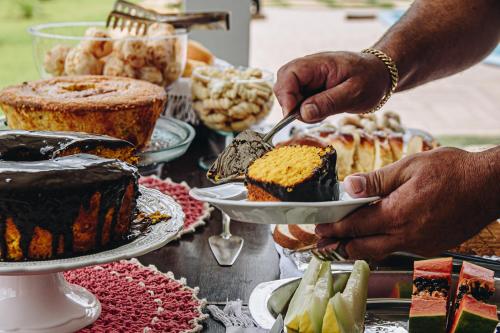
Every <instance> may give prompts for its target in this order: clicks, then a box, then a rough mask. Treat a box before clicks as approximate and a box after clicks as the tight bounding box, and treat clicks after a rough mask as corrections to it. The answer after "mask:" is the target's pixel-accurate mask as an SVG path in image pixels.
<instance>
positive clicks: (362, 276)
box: [323, 260, 370, 333]
mask: <svg viewBox="0 0 500 333" xmlns="http://www.w3.org/2000/svg"><path fill="white" fill-rule="evenodd" d="M369 275H370V267H369V266H368V264H367V263H366V261H363V260H357V261H356V262H355V263H354V267H353V270H352V273H351V275H350V276H349V280H347V284H346V286H345V288H344V291H343V292H342V293H337V294H335V296H334V297H332V299H330V301H329V302H328V306H327V310H326V313H325V318H324V319H323V332H329V333H330V332H340V333H344V332H346V333H362V332H363V331H364V323H365V313H366V299H367V296H368V277H369Z"/></svg>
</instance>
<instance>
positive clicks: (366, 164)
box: [353, 132, 375, 173]
mask: <svg viewBox="0 0 500 333" xmlns="http://www.w3.org/2000/svg"><path fill="white" fill-rule="evenodd" d="M357 138H358V145H357V148H356V154H355V156H354V162H355V163H354V167H353V173H357V172H362V173H364V172H371V171H373V165H374V163H375V144H374V139H373V137H372V136H371V135H369V134H366V133H364V132H358V133H357Z"/></svg>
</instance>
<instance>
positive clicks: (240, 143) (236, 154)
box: [207, 106, 300, 184]
mask: <svg viewBox="0 0 500 333" xmlns="http://www.w3.org/2000/svg"><path fill="white" fill-rule="evenodd" d="M299 110H300V106H299V107H297V108H296V109H295V110H293V111H292V112H291V113H290V114H288V115H287V116H286V117H285V118H283V119H282V120H281V121H280V122H278V123H277V124H276V125H274V127H273V128H271V130H270V131H269V132H267V133H257V132H255V131H252V130H246V131H243V132H241V133H240V134H238V135H237V136H236V137H235V138H234V139H233V141H231V143H230V144H229V145H228V146H227V147H226V148H225V149H224V151H222V153H220V154H219V156H218V157H217V159H216V160H215V162H214V163H213V164H212V166H211V167H210V168H209V169H208V172H207V178H208V179H209V180H210V181H212V182H213V183H214V184H224V183H229V182H241V181H243V180H244V179H245V172H246V169H247V168H248V166H249V165H250V163H252V162H253V161H254V160H255V159H257V158H259V157H261V156H262V155H264V154H265V153H266V152H268V151H270V150H271V149H272V148H273V144H272V139H273V137H274V135H276V133H278V132H279V131H281V130H282V129H283V128H284V127H285V126H287V125H288V124H290V123H291V122H292V121H294V120H295V119H297V118H298V117H299V115H300V112H299Z"/></svg>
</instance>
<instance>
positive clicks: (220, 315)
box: [207, 300, 267, 333]
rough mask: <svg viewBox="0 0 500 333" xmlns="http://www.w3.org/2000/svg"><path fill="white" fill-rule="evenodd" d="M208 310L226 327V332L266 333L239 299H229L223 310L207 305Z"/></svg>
mask: <svg viewBox="0 0 500 333" xmlns="http://www.w3.org/2000/svg"><path fill="white" fill-rule="evenodd" d="M207 309H208V311H209V312H210V314H211V315H212V317H213V318H214V319H215V320H218V321H220V322H221V323H222V324H223V325H224V326H225V327H226V333H266V332H267V330H265V329H263V328H260V327H259V326H258V325H257V323H256V322H255V321H254V320H253V318H252V316H251V315H250V313H249V311H248V309H247V308H243V307H242V302H241V300H236V301H229V302H228V303H227V304H226V306H225V307H224V309H223V310H221V309H219V308H218V307H217V306H215V305H209V306H208V307H207Z"/></svg>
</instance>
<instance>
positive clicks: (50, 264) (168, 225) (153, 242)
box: [0, 186, 184, 275]
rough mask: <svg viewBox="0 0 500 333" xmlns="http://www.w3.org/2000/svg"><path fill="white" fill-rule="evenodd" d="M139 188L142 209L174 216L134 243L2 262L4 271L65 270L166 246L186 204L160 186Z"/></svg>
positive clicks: (1, 272) (0, 271)
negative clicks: (59, 256)
mask: <svg viewBox="0 0 500 333" xmlns="http://www.w3.org/2000/svg"><path fill="white" fill-rule="evenodd" d="M139 188H140V191H141V194H142V195H141V196H140V197H139V198H138V199H137V206H138V208H139V210H140V211H142V212H145V213H153V212H155V211H159V212H161V213H164V214H168V215H170V216H171V218H170V220H168V221H166V222H160V223H157V224H155V225H152V226H151V230H150V231H149V232H147V233H145V234H144V235H143V236H139V237H137V238H136V239H134V240H133V241H132V242H130V243H127V244H124V245H122V246H120V247H117V248H114V249H110V250H106V251H103V252H98V253H92V254H88V255H83V256H79V257H72V258H63V259H55V260H44V261H23V262H0V275H10V274H12V275H29V274H40V273H53V272H62V271H66V270H69V269H74V268H78V267H85V266H90V265H97V264H104V263H108V262H113V261H117V260H121V259H128V258H133V257H137V256H140V255H143V254H146V253H148V252H151V251H153V250H156V249H159V248H160V247H163V246H164V245H166V244H167V243H169V242H170V241H172V240H174V239H175V238H176V237H177V234H178V232H179V231H180V230H181V228H182V226H183V224H184V212H183V211H182V207H181V206H180V205H179V204H178V203H177V202H175V200H174V199H172V198H171V197H169V196H167V195H165V194H163V193H161V192H159V191H157V190H153V189H149V188H146V187H144V186H140V187H139Z"/></svg>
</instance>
